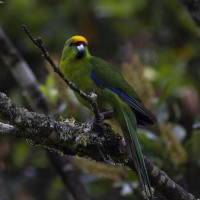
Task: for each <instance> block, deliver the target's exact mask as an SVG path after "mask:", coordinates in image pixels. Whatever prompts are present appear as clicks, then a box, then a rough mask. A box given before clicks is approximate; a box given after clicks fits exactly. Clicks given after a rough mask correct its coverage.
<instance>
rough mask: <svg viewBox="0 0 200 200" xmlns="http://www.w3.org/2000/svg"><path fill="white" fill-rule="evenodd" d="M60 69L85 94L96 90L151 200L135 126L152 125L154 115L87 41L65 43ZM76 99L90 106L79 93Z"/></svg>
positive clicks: (81, 38) (118, 73)
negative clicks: (110, 112) (110, 114)
mask: <svg viewBox="0 0 200 200" xmlns="http://www.w3.org/2000/svg"><path fill="white" fill-rule="evenodd" d="M60 69H61V71H62V72H63V73H64V75H65V76H66V77H67V78H68V79H69V80H70V81H72V82H73V83H75V84H76V86H77V87H78V88H80V89H81V90H82V91H84V92H85V93H86V94H90V93H91V92H93V91H95V93H96V94H97V104H98V107H99V110H100V112H105V111H112V117H113V120H114V121H116V122H117V123H118V125H119V126H120V127H121V129H122V131H123V135H124V138H125V142H126V147H127V152H128V155H129V157H130V158H131V159H132V160H133V162H134V164H135V168H136V171H137V173H138V176H139V179H140V181H141V185H142V188H143V190H144V193H145V197H146V199H153V192H152V188H151V185H150V181H149V177H148V173H147V170H146V166H145V163H144V159H143V155H142V151H141V147H140V144H139V141H138V138H137V132H136V129H137V125H141V126H148V125H154V124H155V123H156V122H157V121H156V118H155V116H154V115H153V114H152V113H151V112H150V111H149V110H148V109H147V108H145V106H144V105H143V104H142V103H141V100H140V98H139V96H138V95H137V93H136V92H135V90H134V89H133V88H132V87H131V86H130V85H129V84H128V83H127V82H126V80H125V79H124V78H123V76H122V75H121V74H120V72H118V71H117V70H116V69H115V68H113V67H112V66H111V65H110V64H109V63H107V62H106V61H104V60H102V59H100V58H98V57H94V56H92V55H91V54H90V53H89V50H88V42H87V40H86V39H85V38H84V37H82V36H73V37H72V38H70V39H68V40H67V41H66V42H65V45H64V48H63V51H62V57H61V62H60ZM75 95H76V97H77V98H78V100H79V101H80V102H81V103H82V104H83V105H85V106H86V107H88V108H89V109H91V106H90V105H89V103H88V102H87V101H86V100H85V99H83V98H82V97H81V96H80V95H79V94H78V93H75Z"/></svg>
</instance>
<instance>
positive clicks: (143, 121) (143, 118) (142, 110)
mask: <svg viewBox="0 0 200 200" xmlns="http://www.w3.org/2000/svg"><path fill="white" fill-rule="evenodd" d="M90 75H91V78H92V79H93V81H94V82H95V83H96V84H97V86H99V87H100V88H107V89H109V90H110V91H112V92H114V93H115V94H117V95H118V96H119V98H120V99H122V100H123V101H124V102H126V103H127V104H128V105H129V106H130V107H131V108H132V109H133V110H134V111H135V114H136V118H137V122H138V124H139V125H142V126H149V125H153V124H155V123H157V120H156V118H155V116H154V115H153V114H152V113H151V112H150V111H149V110H148V109H147V108H146V107H145V106H144V105H143V104H142V103H141V102H140V100H138V99H135V98H133V97H130V96H129V95H127V94H126V93H124V92H123V91H121V90H119V89H118V88H113V87H109V86H106V85H103V84H102V83H101V81H100V80H99V79H98V78H97V76H96V75H95V74H94V72H91V73H90Z"/></svg>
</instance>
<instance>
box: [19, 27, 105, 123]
mask: <svg viewBox="0 0 200 200" xmlns="http://www.w3.org/2000/svg"><path fill="white" fill-rule="evenodd" d="M22 28H23V29H24V31H25V33H26V34H27V35H28V37H29V38H30V39H31V40H32V42H33V44H35V45H36V46H37V47H38V48H39V49H40V50H41V51H42V53H43V55H44V58H45V59H46V60H47V61H48V62H49V64H50V65H51V66H52V67H53V69H54V71H55V72H56V73H57V74H58V75H59V76H60V77H61V78H62V79H63V80H64V81H65V83H67V85H68V86H69V87H70V88H71V89H72V90H73V91H75V92H77V93H78V94H79V95H80V96H82V97H83V98H84V99H85V100H86V101H88V102H89V103H90V105H91V106H92V109H93V112H94V115H95V118H96V120H97V121H100V120H101V117H100V115H99V109H98V105H97V102H96V95H93V94H91V95H87V94H85V93H84V92H83V91H82V90H80V89H79V88H78V87H77V86H76V85H75V84H74V83H72V82H71V81H70V80H69V79H68V78H66V77H65V75H64V74H63V73H62V72H61V70H60V68H59V67H58V66H56V65H55V63H54V62H53V60H52V59H51V57H50V56H49V53H48V52H47V50H46V49H45V47H44V42H43V40H42V39H41V38H36V39H34V38H33V36H32V35H31V33H30V31H29V30H28V28H27V26H26V25H22Z"/></svg>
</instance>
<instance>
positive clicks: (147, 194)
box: [122, 107, 154, 200]
mask: <svg viewBox="0 0 200 200" xmlns="http://www.w3.org/2000/svg"><path fill="white" fill-rule="evenodd" d="M122 113H123V118H124V122H125V126H124V127H123V131H124V132H125V133H124V137H125V141H126V145H127V150H128V153H129V156H130V157H131V159H132V160H133V162H134V164H135V168H136V171H137V173H138V176H139V179H140V181H141V184H142V188H143V191H144V198H145V199H151V200H153V199H154V198H153V191H152V188H151V185H150V181H149V177H148V173H147V169H146V166H145V163H144V158H143V155H142V151H141V147H140V144H139V141H138V137H137V132H136V128H137V123H136V118H135V114H134V113H133V112H132V110H131V109H127V107H122ZM124 129H125V130H124ZM127 132H128V133H127Z"/></svg>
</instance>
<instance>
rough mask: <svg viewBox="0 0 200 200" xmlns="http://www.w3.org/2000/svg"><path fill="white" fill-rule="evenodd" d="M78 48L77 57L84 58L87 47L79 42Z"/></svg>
mask: <svg viewBox="0 0 200 200" xmlns="http://www.w3.org/2000/svg"><path fill="white" fill-rule="evenodd" d="M76 48H77V50H78V55H77V58H83V56H84V55H85V47H84V45H83V44H79V45H77V47H76Z"/></svg>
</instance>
